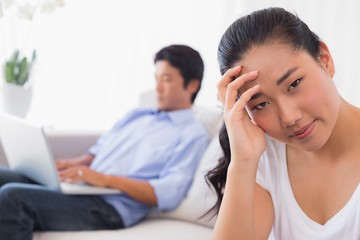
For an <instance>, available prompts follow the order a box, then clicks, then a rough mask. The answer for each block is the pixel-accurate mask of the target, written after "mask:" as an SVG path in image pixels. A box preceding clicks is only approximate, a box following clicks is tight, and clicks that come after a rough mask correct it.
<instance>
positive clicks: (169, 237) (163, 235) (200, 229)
mask: <svg viewBox="0 0 360 240" xmlns="http://www.w3.org/2000/svg"><path fill="white" fill-rule="evenodd" d="M211 232H212V229H211V228H210V227H206V226H203V225H199V224H194V223H191V222H186V221H181V220H174V219H173V220H172V219H155V218H150V219H146V221H142V222H140V223H139V224H137V225H135V226H133V227H130V228H127V229H122V230H106V231H83V232H79V231H78V232H43V233H41V232H39V233H36V234H35V236H34V238H33V240H49V239H51V240H65V239H66V240H141V239H144V240H145V239H156V240H201V239H204V240H205V239H211Z"/></svg>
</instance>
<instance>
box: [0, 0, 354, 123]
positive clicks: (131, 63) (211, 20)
mask: <svg viewBox="0 0 360 240" xmlns="http://www.w3.org/2000/svg"><path fill="white" fill-rule="evenodd" d="M267 6H283V7H285V8H287V9H288V10H291V11H295V12H297V13H298V15H299V16H300V18H302V19H303V20H304V21H305V22H306V23H308V25H309V26H310V28H312V29H313V30H314V31H315V32H316V33H318V35H319V36H320V37H321V38H322V39H323V40H324V41H325V42H327V43H328V45H329V47H330V50H331V51H332V53H333V56H334V59H335V64H336V67H337V71H338V77H337V79H336V81H337V84H338V86H339V89H340V92H341V93H342V95H343V96H344V97H345V98H346V99H348V100H350V101H351V102H353V103H354V104H356V105H358V106H360V97H359V96H358V94H357V91H356V89H360V88H359V87H360V83H359V80H360V75H359V71H357V69H358V66H359V63H358V62H357V59H356V57H355V56H356V54H359V53H360V49H359V44H358V43H359V42H360V28H359V27H358V26H357V24H358V23H359V22H360V19H359V18H360V14H359V10H360V2H358V1H347V2H345V1H336V0H330V1H329V0H318V1H311V0H302V1H290V0H288V1H284V0H283V1H270V0H267V1H249V0H247V1H246V0H181V1H180V0H179V1H173V0H171V1H168V0H151V1H149V0H68V1H66V5H65V7H64V8H62V9H59V10H58V11H56V12H55V14H52V15H50V16H47V15H38V16H36V18H35V19H34V22H33V28H32V32H31V36H30V40H29V41H30V42H31V44H28V45H29V46H36V48H37V50H38V61H37V64H36V69H35V72H34V73H35V74H34V76H33V78H34V79H35V85H34V99H33V102H32V107H31V109H30V112H29V114H28V117H27V118H28V119H30V120H33V121H39V122H42V123H45V124H47V125H50V126H54V127H56V128H65V129H107V128H109V127H110V126H111V125H112V124H113V123H114V122H115V120H117V119H118V118H119V117H121V116H122V115H123V114H125V113H126V112H127V111H128V110H129V109H131V108H133V107H135V106H136V105H137V100H138V96H139V94H140V93H141V92H142V91H144V90H147V89H150V88H152V87H153V85H154V77H153V75H154V73H153V71H154V66H153V56H154V54H155V53H156V51H158V50H159V49H160V48H162V47H164V46H166V45H169V44H174V43H179V44H188V45H190V46H192V47H194V48H195V49H197V50H198V51H199V52H200V53H201V55H202V57H203V59H204V62H205V76H204V80H203V88H202V91H201V92H200V94H199V96H198V99H197V103H198V104H203V105H208V106H214V105H217V104H218V102H217V99H216V82H217V81H218V79H219V77H220V74H219V70H218V66H217V62H216V52H217V45H218V42H219V40H220V37H221V35H222V33H223V32H224V31H225V30H226V28H227V27H228V26H229V25H230V24H231V23H232V22H233V21H234V20H235V19H236V18H237V17H239V16H241V15H244V14H246V13H249V12H250V11H252V10H256V9H259V8H263V7H267ZM0 21H1V20H0ZM1 41H2V40H1V38H0V46H1ZM0 53H4V51H1V52H0Z"/></svg>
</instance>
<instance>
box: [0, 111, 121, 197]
mask: <svg viewBox="0 0 360 240" xmlns="http://www.w3.org/2000/svg"><path fill="white" fill-rule="evenodd" d="M0 139H1V144H2V146H3V149H4V153H5V156H6V159H7V161H8V164H9V167H10V169H12V170H13V171H16V172H19V173H21V174H23V175H24V176H26V177H28V178H30V179H32V180H34V181H36V182H38V183H39V184H42V185H44V186H46V187H48V188H49V189H51V190H54V191H59V192H62V193H65V194H82V195H93V194H97V195H99V194H100V195H102V194H119V193H121V191H119V190H117V189H111V188H104V187H96V186H92V185H88V184H84V183H65V182H60V179H59V176H58V172H57V169H56V164H55V159H54V156H53V153H52V150H51V148H50V145H49V143H48V139H47V137H46V134H45V131H44V128H43V127H42V126H36V125H35V124H30V123H29V122H27V121H25V120H24V119H21V118H18V117H15V116H13V115H10V114H7V113H0Z"/></svg>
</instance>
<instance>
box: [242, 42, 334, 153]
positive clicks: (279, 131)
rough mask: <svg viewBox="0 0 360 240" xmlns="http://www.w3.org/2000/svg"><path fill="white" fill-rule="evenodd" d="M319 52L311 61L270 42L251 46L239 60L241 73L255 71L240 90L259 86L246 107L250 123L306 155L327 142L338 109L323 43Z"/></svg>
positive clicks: (309, 58) (331, 67) (307, 56)
mask: <svg viewBox="0 0 360 240" xmlns="http://www.w3.org/2000/svg"><path fill="white" fill-rule="evenodd" d="M321 49H322V50H321V54H320V56H319V59H318V60H315V59H314V58H313V57H312V56H310V55H309V54H308V53H307V52H305V51H303V50H299V51H295V50H293V48H292V47H291V46H288V45H285V44H281V43H273V44H269V45H264V46H255V47H253V48H252V49H251V50H250V51H249V52H248V53H246V55H245V56H244V58H243V59H242V60H241V61H240V62H239V65H242V66H243V70H242V73H246V72H250V71H254V70H258V71H259V75H258V77H257V78H256V79H255V80H253V81H251V82H249V83H247V84H246V85H245V86H244V87H243V88H241V89H240V93H241V92H243V91H245V90H246V89H248V88H249V87H251V86H254V85H256V84H260V91H259V93H257V94H255V95H254V96H253V97H252V99H251V100H250V101H249V102H248V104H247V106H246V108H247V111H248V113H249V115H250V116H251V118H252V120H253V121H254V122H255V123H256V124H257V125H258V126H259V127H261V128H262V129H263V130H264V131H265V132H266V133H267V134H268V135H270V136H271V137H273V138H275V139H277V140H279V141H281V142H284V143H286V144H289V145H292V146H294V147H297V148H299V149H302V150H305V151H315V150H318V149H319V148H321V147H322V146H323V145H324V144H325V143H326V142H327V140H328V139H329V136H330V134H331V132H332V130H333V128H334V125H335V122H336V119H337V116H338V112H339V106H340V96H339V94H338V92H337V90H336V88H335V86H334V83H333V81H332V77H333V75H334V71H335V70H334V66H333V61H332V58H331V55H330V53H329V51H328V49H327V47H326V45H325V44H323V43H322V44H321Z"/></svg>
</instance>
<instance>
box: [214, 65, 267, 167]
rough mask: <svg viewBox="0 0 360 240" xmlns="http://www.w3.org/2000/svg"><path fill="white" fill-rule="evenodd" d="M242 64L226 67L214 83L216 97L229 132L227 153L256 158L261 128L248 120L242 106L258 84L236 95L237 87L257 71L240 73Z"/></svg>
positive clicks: (262, 146)
mask: <svg viewBox="0 0 360 240" xmlns="http://www.w3.org/2000/svg"><path fill="white" fill-rule="evenodd" d="M241 70H242V66H236V67H234V68H231V69H229V70H228V71H226V73H225V74H224V75H223V76H222V78H221V80H220V81H219V83H218V85H217V89H218V98H219V100H220V101H221V102H222V103H223V105H224V113H223V116H224V122H225V125H226V129H227V132H228V136H229V141H230V148H231V155H232V156H234V155H236V156H238V157H237V159H242V160H244V161H246V160H259V158H260V155H261V154H262V153H263V152H264V150H265V147H266V143H265V134H264V131H263V130H262V129H261V128H260V127H258V126H257V125H256V124H255V123H254V122H252V121H251V119H250V117H249V115H248V112H247V110H246V108H245V106H246V104H247V103H248V102H249V100H250V99H251V97H252V96H253V95H254V94H256V93H258V92H259V90H260V85H255V86H253V87H251V88H249V89H247V90H246V91H245V92H243V93H242V94H241V96H240V98H239V99H238V95H239V89H240V88H242V87H243V86H244V85H245V84H246V83H247V82H250V81H252V80H254V79H256V78H257V76H258V74H259V72H258V71H252V72H248V73H245V74H242V75H241Z"/></svg>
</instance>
